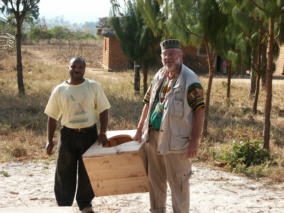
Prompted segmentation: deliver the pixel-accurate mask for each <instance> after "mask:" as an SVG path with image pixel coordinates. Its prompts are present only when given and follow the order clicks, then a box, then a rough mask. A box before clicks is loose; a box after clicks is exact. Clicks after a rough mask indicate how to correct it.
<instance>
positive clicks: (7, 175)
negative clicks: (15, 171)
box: [0, 171, 10, 177]
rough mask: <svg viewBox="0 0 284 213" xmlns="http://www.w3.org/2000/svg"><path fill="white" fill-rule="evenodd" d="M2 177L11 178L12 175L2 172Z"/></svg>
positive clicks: (0, 172)
mask: <svg viewBox="0 0 284 213" xmlns="http://www.w3.org/2000/svg"><path fill="white" fill-rule="evenodd" d="M0 175H2V176H3V177H10V174H9V173H8V172H6V171H0Z"/></svg>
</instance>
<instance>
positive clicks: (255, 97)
mask: <svg viewBox="0 0 284 213" xmlns="http://www.w3.org/2000/svg"><path fill="white" fill-rule="evenodd" d="M260 52H261V45H260V44H259V45H258V47H257V50H256V65H255V67H256V88H255V94H254V102H253V107H252V112H253V114H256V113H257V103H258V96H259V87H260Z"/></svg>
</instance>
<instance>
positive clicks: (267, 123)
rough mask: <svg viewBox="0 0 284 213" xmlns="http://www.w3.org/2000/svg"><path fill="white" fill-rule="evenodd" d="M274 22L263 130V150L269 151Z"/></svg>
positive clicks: (269, 44) (269, 50)
mask: <svg viewBox="0 0 284 213" xmlns="http://www.w3.org/2000/svg"><path fill="white" fill-rule="evenodd" d="M273 25H274V20H273V18H272V17H270V18H269V35H268V52H267V72H266V82H265V83H266V84H265V85H266V88H265V89H266V90H265V91H266V100H265V108H264V128H263V140H264V144H263V148H265V149H267V150H269V140H270V113H271V104H272V65H273V39H274V33H273V30H274V29H273V28H274V26H273Z"/></svg>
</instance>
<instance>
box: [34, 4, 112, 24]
mask: <svg viewBox="0 0 284 213" xmlns="http://www.w3.org/2000/svg"><path fill="white" fill-rule="evenodd" d="M110 8H111V4H110V0H79V1H78V0H77V1H76V0H41V1H40V3H39V9H40V11H39V12H40V18H42V17H45V18H46V19H52V18H55V17H63V18H64V20H66V21H69V22H71V23H84V22H87V21H88V22H89V21H90V22H94V21H97V20H98V18H100V17H106V16H109V11H110Z"/></svg>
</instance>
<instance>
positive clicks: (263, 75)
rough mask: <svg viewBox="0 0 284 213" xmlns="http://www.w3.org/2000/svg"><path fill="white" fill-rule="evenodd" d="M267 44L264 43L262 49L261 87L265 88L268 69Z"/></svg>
mask: <svg viewBox="0 0 284 213" xmlns="http://www.w3.org/2000/svg"><path fill="white" fill-rule="evenodd" d="M266 56H267V45H266V44H264V45H263V48H262V50H261V75H260V77H261V87H262V88H265V75H266V70H267V58H266Z"/></svg>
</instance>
